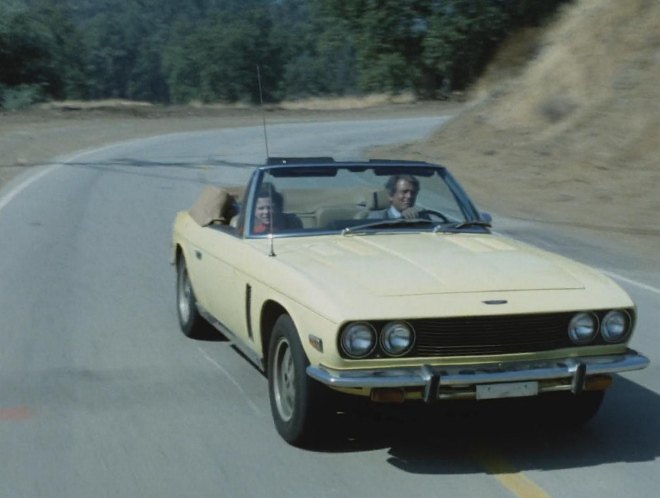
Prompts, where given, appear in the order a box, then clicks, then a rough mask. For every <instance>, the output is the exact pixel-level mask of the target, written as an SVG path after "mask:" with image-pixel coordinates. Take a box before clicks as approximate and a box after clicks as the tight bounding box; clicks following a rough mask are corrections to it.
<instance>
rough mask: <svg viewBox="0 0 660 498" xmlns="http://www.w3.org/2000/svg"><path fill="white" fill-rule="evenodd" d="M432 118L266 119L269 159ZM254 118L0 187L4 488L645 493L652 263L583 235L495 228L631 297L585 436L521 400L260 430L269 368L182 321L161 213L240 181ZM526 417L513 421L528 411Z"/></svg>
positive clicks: (335, 146) (101, 153) (657, 317)
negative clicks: (602, 395) (536, 414)
mask: <svg viewBox="0 0 660 498" xmlns="http://www.w3.org/2000/svg"><path fill="white" fill-rule="evenodd" d="M442 120H443V118H423V119H401V120H387V121H385V120H383V121H363V122H354V123H352V122H335V123H319V124H310V123H307V124H301V125H294V124H289V125H279V126H273V127H271V128H270V129H269V130H268V134H269V137H268V138H269V152H270V155H273V156H276V155H332V156H334V157H335V158H337V159H350V158H358V157H359V154H360V150H361V149H362V148H363V147H364V146H367V145H373V144H383V143H394V142H402V141H409V140H413V139H416V138H418V137H422V136H424V135H426V134H428V133H430V132H431V131H432V129H433V128H434V127H435V126H438V125H439V124H441V122H442ZM263 137H264V135H263V130H262V129H261V128H257V127H255V128H239V129H233V130H219V131H214V132H203V133H188V134H178V135H170V136H165V137H158V138H152V139H147V140H139V141H134V142H128V143H123V144H119V145H116V146H112V147H105V148H103V149H98V150H94V151H88V152H85V153H80V154H77V155H75V156H72V157H68V158H65V159H61V160H59V162H56V163H54V164H52V165H49V166H46V167H44V168H40V169H36V170H34V171H32V172H31V173H30V174H29V176H24V177H21V178H19V179H17V180H16V181H14V182H13V183H11V184H10V185H8V187H7V188H6V189H5V190H4V191H3V192H2V193H1V196H0V341H1V342H0V344H1V347H0V448H1V450H0V451H1V452H2V458H1V461H0V497H12V498H13V497H67V498H77V497H90V496H94V497H105V496H108V497H109V496H112V497H136V496H140V497H151V496H153V497H159V498H160V497H182V496H191V497H192V496H194V497H211V496H214V497H215V496H221V497H232V498H234V497H262V496H263V497H290V496H295V497H298V496H301V497H302V496H309V497H348V496H351V497H352V496H356V497H362V496H364V497H368V496H374V497H376V496H377V497H379V498H380V497H383V498H385V497H397V498H398V497H402V496H405V497H417V496H419V497H425V498H427V497H428V496H452V497H462V496H489V497H491V496H493V497H498V496H502V497H506V496H555V497H561V496H566V497H572V496H581V497H596V496H597V497H603V496H617V497H618V496H652V495H655V494H656V493H657V489H658V487H659V485H660V472H659V471H660V465H658V463H657V460H658V456H659V455H660V398H659V397H658V393H660V375H659V373H658V362H657V361H655V358H659V357H660V355H659V354H658V350H659V349H660V346H659V345H658V342H657V341H655V332H656V328H657V323H658V322H659V321H660V272H659V270H658V269H657V268H655V267H650V266H648V262H646V261H644V260H643V259H639V258H636V257H635V255H634V254H629V253H626V252H625V251H622V249H621V247H620V246H618V245H617V244H613V243H612V241H611V240H610V239H608V241H607V242H605V241H604V240H603V239H601V237H600V236H599V235H598V234H596V233H588V232H584V231H569V230H568V229H566V228H557V227H547V226H541V225H538V224H533V223H529V222H525V221H521V220H507V219H500V218H498V217H497V216H496V218H495V219H496V227H497V228H499V229H500V230H501V231H503V232H507V233H511V234H514V235H516V236H517V237H519V238H522V239H524V240H528V241H530V242H532V243H535V244H538V245H541V246H544V247H547V248H551V249H554V250H557V251H559V252H562V253H564V254H566V255H569V256H571V257H575V258H577V259H580V260H582V261H586V262H589V263H591V264H593V265H595V266H597V267H599V268H601V269H603V270H605V271H607V272H608V273H610V274H611V275H612V276H613V277H614V278H616V279H617V280H619V282H620V283H621V284H622V285H623V286H624V287H625V288H626V289H627V290H628V291H629V292H630V293H631V295H632V296H633V298H634V299H635V300H636V301H637V303H638V306H639V323H638V327H637V332H636V336H635V337H634V339H633V343H632V345H633V347H636V348H638V349H639V350H641V351H643V352H644V353H646V354H647V355H648V356H650V357H651V360H652V364H651V367H649V368H648V369H646V370H644V371H640V372H633V373H629V374H625V375H624V376H619V377H617V378H616V382H615V386H614V387H613V388H612V390H611V392H610V393H609V394H608V397H607V398H606V401H605V404H604V406H603V408H602V410H601V412H600V413H599V415H598V416H597V417H596V419H595V420H594V421H593V423H592V424H591V425H590V426H589V427H588V428H587V429H585V430H583V431H581V432H570V433H566V432H560V431H548V430H547V429H545V428H542V427H538V426H536V425H535V424H534V423H533V421H532V423H531V424H522V423H519V422H520V421H521V417H520V416H518V417H515V416H514V415H515V414H520V413H522V410H523V409H524V407H521V406H519V405H518V404H513V403H511V404H506V406H499V405H498V406H494V407H492V408H493V410H492V411H486V412H484V411H483V410H479V409H478V408H475V407H474V406H472V405H469V406H468V405H466V406H465V407H463V406H461V407H460V408H458V409H452V410H449V411H444V410H443V411H438V412H429V411H427V410H424V411H418V410H416V409H410V410H406V411H399V410H370V409H367V408H364V409H360V408H359V407H356V408H355V409H354V410H353V411H352V412H350V413H347V414H345V415H343V416H340V417H338V419H337V424H336V427H335V428H334V429H331V428H328V431H329V432H330V434H331V437H330V438H329V439H330V441H331V442H330V443H328V444H327V446H324V447H323V448H320V449H318V450H316V451H305V450H300V449H296V448H292V447H290V446H288V445H286V444H285V443H284V442H283V441H282V440H281V439H280V438H279V437H278V435H277V434H276V432H275V429H274V427H273V424H272V421H271V417H270V411H269V405H268V396H267V386H266V379H265V378H264V376H263V375H262V374H261V373H259V372H258V371H256V370H255V369H254V368H253V367H252V366H251V365H250V364H249V363H248V362H247V360H245V359H244V358H243V357H242V356H241V355H240V354H238V353H237V351H235V350H234V349H233V348H232V347H231V346H230V345H229V344H228V343H227V342H224V341H221V340H216V341H214V340H209V341H193V340H190V339H187V338H185V337H184V336H183V335H182V334H181V333H180V331H179V329H178V324H177V319H176V311H175V306H174V272H173V270H172V268H171V267H170V266H169V247H170V230H171V223H172V220H173V218H174V215H175V213H176V212H177V211H179V210H182V209H186V208H188V207H189V206H190V205H191V203H192V202H193V200H194V199H195V198H196V196H197V195H198V193H199V192H200V191H201V188H202V186H203V185H204V184H207V183H235V184H241V183H243V182H244V181H245V180H246V179H247V177H248V175H249V172H250V167H249V165H251V164H257V163H259V162H260V161H262V160H263V158H264V157H265V155H266V151H265V145H264V140H263ZM523 417H524V415H523Z"/></svg>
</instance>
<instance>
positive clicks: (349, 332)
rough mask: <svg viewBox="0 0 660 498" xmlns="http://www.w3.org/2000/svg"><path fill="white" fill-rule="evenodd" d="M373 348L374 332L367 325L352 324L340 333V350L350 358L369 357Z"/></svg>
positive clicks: (374, 342)
mask: <svg viewBox="0 0 660 498" xmlns="http://www.w3.org/2000/svg"><path fill="white" fill-rule="evenodd" d="M375 347H376V331H375V330H374V328H373V327H372V326H371V325H369V324H368V323H365V322H358V323H352V324H350V325H349V326H347V327H346V328H345V329H344V331H343V332H342V333H341V348H342V350H343V351H344V353H346V354H347V355H348V356H349V357H351V358H364V357H365V356H369V355H370V354H371V352H372V351H373V350H374V348H375Z"/></svg>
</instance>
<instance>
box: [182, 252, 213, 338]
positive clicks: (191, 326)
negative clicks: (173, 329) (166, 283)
mask: <svg viewBox="0 0 660 498" xmlns="http://www.w3.org/2000/svg"><path fill="white" fill-rule="evenodd" d="M176 310H177V315H178V317H179V325H180V327H181V331H182V332H183V333H184V334H185V335H186V336H187V337H190V338H192V339H194V338H198V337H201V336H203V335H204V332H205V331H206V327H207V324H206V322H205V320H204V318H202V317H201V315H200V314H199V311H197V301H196V299H195V293H194V292H193V288H192V284H191V283H190V276H189V275H188V268H187V267H186V261H185V259H183V257H181V259H180V260H179V262H178V264H177V275H176Z"/></svg>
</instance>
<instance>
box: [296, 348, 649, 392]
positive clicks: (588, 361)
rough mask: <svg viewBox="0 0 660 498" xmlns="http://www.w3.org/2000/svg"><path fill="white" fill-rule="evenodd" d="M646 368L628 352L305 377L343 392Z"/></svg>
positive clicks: (311, 371)
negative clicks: (349, 389)
mask: <svg viewBox="0 0 660 498" xmlns="http://www.w3.org/2000/svg"><path fill="white" fill-rule="evenodd" d="M648 364H649V359H648V358H647V357H645V356H643V355H641V354H639V353H637V352H636V351H633V350H632V349H628V351H626V353H624V354H617V355H606V356H585V357H575V358H565V359H560V360H547V361H519V362H507V363H484V364H478V365H451V366H430V365H422V366H419V367H398V368H380V369H363V370H334V369H330V368H327V367H324V366H320V365H319V366H315V365H310V366H308V367H307V375H309V376H310V377H312V378H313V379H315V380H317V381H319V382H321V383H322V384H326V385H328V386H332V387H344V388H383V387H390V388H392V387H424V386H426V385H428V384H430V383H431V382H432V381H434V379H435V378H439V380H438V384H439V385H440V386H470V385H476V384H488V383H493V382H522V381H531V380H550V379H562V378H567V379H572V378H574V377H575V375H576V372H577V371H578V368H579V366H580V365H584V366H585V368H586V372H585V375H586V376H589V375H597V374H609V373H617V372H628V371H631V370H640V369H642V368H645V367H646V366H648Z"/></svg>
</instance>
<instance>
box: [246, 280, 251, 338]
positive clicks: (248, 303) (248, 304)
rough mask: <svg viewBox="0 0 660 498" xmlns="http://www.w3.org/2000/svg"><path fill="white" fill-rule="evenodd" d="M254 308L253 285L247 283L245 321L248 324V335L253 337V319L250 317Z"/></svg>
mask: <svg viewBox="0 0 660 498" xmlns="http://www.w3.org/2000/svg"><path fill="white" fill-rule="evenodd" d="M251 309H252V286H251V285H250V284H247V285H246V286H245V323H246V324H247V333H248V337H249V338H250V339H252V319H251V318H250V311H251Z"/></svg>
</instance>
